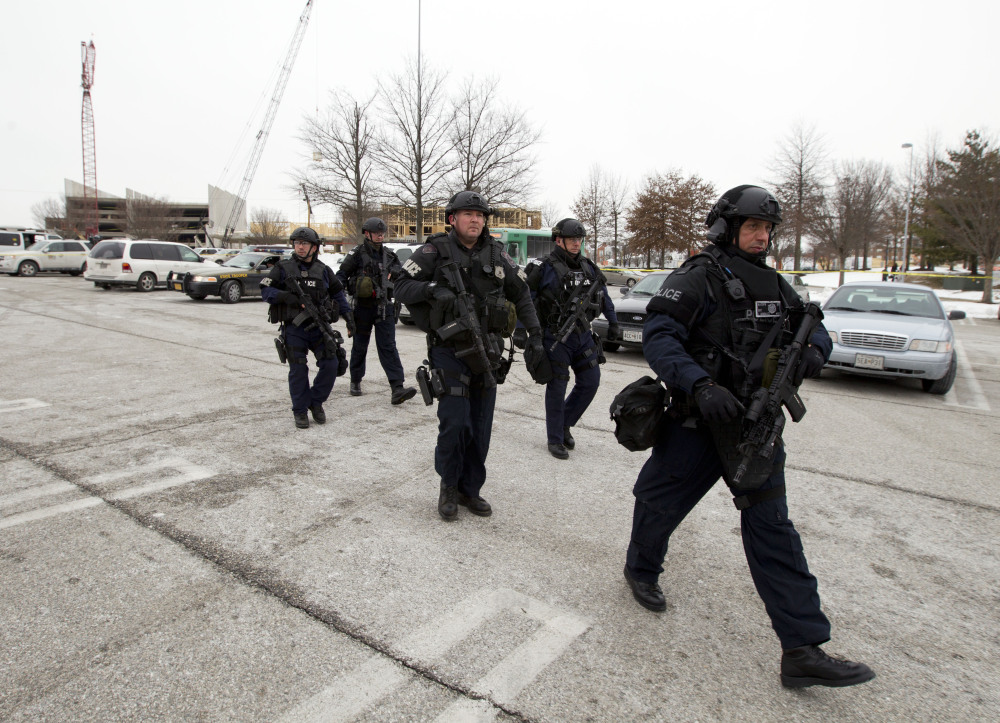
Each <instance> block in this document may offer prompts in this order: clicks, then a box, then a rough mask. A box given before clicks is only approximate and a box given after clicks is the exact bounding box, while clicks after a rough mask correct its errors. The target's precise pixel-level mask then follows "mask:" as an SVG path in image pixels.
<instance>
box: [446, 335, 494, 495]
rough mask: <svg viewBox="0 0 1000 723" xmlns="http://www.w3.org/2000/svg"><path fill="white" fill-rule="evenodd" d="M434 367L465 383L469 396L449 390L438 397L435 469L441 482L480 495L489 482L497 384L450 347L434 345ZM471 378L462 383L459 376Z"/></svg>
mask: <svg viewBox="0 0 1000 723" xmlns="http://www.w3.org/2000/svg"><path fill="white" fill-rule="evenodd" d="M430 362H431V367H432V368H434V369H442V370H444V371H445V372H446V376H445V384H446V386H448V387H454V388H456V390H457V388H459V387H463V388H464V389H465V390H466V391H468V396H467V397H466V396H460V395H457V394H446V395H444V396H442V397H441V398H440V399H438V407H437V416H438V439H437V447H435V448H434V469H435V470H436V471H437V473H438V474H439V475H441V484H442V485H444V486H446V487H458V491H459V492H461V493H462V494H465V495H468V496H469V497H477V496H478V495H479V491H480V490H481V489H482V488H483V485H484V484H485V483H486V455H488V454H489V451H490V435H492V433H493V408H494V406H495V405H496V401H497V388H496V386H495V385H494V386H492V387H489V388H487V387H485V386H484V385H483V375H482V374H472V373H471V372H470V370H469V367H468V366H467V365H466V364H465V362H463V361H461V360H460V359H458V358H457V357H456V356H455V352H454V351H453V350H452V349H450V348H448V347H441V346H436V347H432V348H431V354H430ZM460 375H462V376H465V377H467V378H468V379H469V382H468V383H467V384H464V385H463V384H462V383H461V382H460V380H459V376H460Z"/></svg>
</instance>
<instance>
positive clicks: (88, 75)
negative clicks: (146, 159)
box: [80, 40, 99, 238]
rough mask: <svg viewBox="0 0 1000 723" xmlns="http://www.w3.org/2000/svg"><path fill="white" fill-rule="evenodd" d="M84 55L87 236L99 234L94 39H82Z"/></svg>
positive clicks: (84, 219) (84, 201) (82, 116)
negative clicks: (91, 88) (91, 97)
mask: <svg viewBox="0 0 1000 723" xmlns="http://www.w3.org/2000/svg"><path fill="white" fill-rule="evenodd" d="M80 46H81V48H82V51H81V52H82V56H83V75H82V78H83V82H82V85H83V112H82V114H81V125H82V126H83V224H84V228H85V229H86V230H85V233H86V235H87V237H88V238H89V237H91V236H94V235H96V234H97V232H98V228H99V227H98V224H97V217H98V216H97V141H96V139H95V135H94V106H93V105H92V104H91V102H90V87H91V86H92V85H93V84H94V57H95V55H96V51H95V50H94V41H93V40H91V41H90V42H89V43H88V42H86V41H80Z"/></svg>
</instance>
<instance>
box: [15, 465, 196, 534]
mask: <svg viewBox="0 0 1000 723" xmlns="http://www.w3.org/2000/svg"><path fill="white" fill-rule="evenodd" d="M214 474H215V472H213V471H212V470H210V469H208V468H207V467H202V466H200V465H196V464H193V463H192V462H188V461H187V460H184V459H180V458H178V457H171V458H168V459H163V460H159V461H157V462H152V463H150V464H147V465H143V466H142V467H133V468H130V469H125V470H119V471H116V472H108V473H106V474H100V475H97V476H95V477H91V478H89V479H87V480H85V482H86V483H88V484H90V485H93V486H100V485H104V484H108V483H110V482H116V481H120V480H124V479H131V478H135V477H138V478H139V479H142V480H149V479H150V478H152V479H153V480H154V481H152V482H147V483H146V484H141V485H137V486H133V487H126V488H124V489H120V490H115V491H114V492H111V493H109V494H107V495H106V496H105V498H103V499H102V498H101V497H95V496H88V497H84V498H82V499H78V500H72V501H70V502H65V503H62V504H58V505H49V506H47V507H41V508H38V509H35V510H29V511H28V512H19V513H17V514H14V515H10V516H6V517H0V530H4V529H7V528H8V527H14V526H16V525H21V524H24V523H26V522H34V521H36V520H42V519H45V518H47V517H54V516H56V515H61V514H65V513H67V512H76V511H77V510H82V509H86V508H88V507H94V506H96V505H99V504H101V503H102V502H104V499H107V500H128V499H132V498H134V497H140V496H142V495H147V494H152V493H154V492H160V491H161V490H165V489H170V488H171V487H177V486H178V485H183V484H189V483H191V482H196V481H198V480H202V479H207V478H209V477H212V476H213V475H214ZM73 490H79V491H81V492H83V491H84V490H83V489H82V488H81V487H77V486H76V485H74V484H70V483H68V482H55V483H52V484H48V485H43V486H41V487H36V488H34V489H30V490H22V491H20V492H17V493H14V494H11V495H7V496H6V497H0V510H2V509H3V507H9V506H11V505H14V504H19V503H22V502H25V501H28V500H31V499H38V498H40V497H45V496H48V495H54V494H61V493H63V492H69V491H73Z"/></svg>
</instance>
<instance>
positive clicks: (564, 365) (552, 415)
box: [544, 331, 601, 444]
mask: <svg viewBox="0 0 1000 723" xmlns="http://www.w3.org/2000/svg"><path fill="white" fill-rule="evenodd" d="M554 341H555V337H553V336H552V334H551V333H550V332H548V331H546V332H545V341H544V344H545V351H546V352H547V353H548V355H549V360H550V361H551V362H552V371H553V372H554V373H555V377H553V379H552V381H550V382H549V383H548V384H546V385H545V433H546V435H547V436H548V443H549V444H562V443H563V428H565V427H572V426H573V425H575V424H576V423H577V422H579V421H580V417H582V416H583V413H584V412H586V411H587V407H589V406H590V403H591V402H592V401H594V396H595V395H596V394H597V387H598V386H599V385H600V383H601V367H599V366H596V365H595V366H591V363H592V361H593V362H596V361H597V345H596V344H595V343H594V337H593V336H592V335H591V333H590V332H589V331H583V332H574V333H573V334H571V335H570V337H569V338H568V339H567V340H566V341H565V343H561V344H556V346H555V349H553V350H552V351H549V347H551V346H552V343H553V342H554ZM570 369H572V370H573V375H574V377H575V381H574V383H573V389H572V390H571V391H570V393H569V396H568V397H567V396H566V387H567V386H568V384H569V370H570Z"/></svg>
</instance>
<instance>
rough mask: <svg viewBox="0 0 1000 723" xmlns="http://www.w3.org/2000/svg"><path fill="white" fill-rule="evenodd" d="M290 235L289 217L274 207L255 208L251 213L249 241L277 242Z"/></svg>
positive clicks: (260, 242) (261, 242)
mask: <svg viewBox="0 0 1000 723" xmlns="http://www.w3.org/2000/svg"><path fill="white" fill-rule="evenodd" d="M287 236H288V219H287V218H285V215H284V214H283V213H282V212H281V211H278V210H276V209H273V208H255V209H254V210H253V212H252V213H251V214H250V235H249V237H248V239H247V240H248V241H250V242H251V243H259V244H276V243H281V242H282V241H284V240H285V239H286V238H287Z"/></svg>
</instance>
